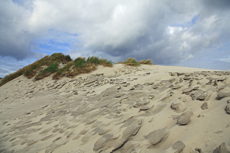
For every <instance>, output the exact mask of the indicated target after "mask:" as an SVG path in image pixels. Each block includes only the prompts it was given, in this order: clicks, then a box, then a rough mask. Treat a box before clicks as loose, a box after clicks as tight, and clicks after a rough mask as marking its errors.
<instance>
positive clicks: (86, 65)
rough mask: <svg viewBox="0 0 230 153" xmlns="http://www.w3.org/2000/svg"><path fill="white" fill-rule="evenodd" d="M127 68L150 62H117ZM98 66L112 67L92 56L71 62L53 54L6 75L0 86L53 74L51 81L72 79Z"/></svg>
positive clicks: (60, 54)
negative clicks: (12, 81) (23, 78)
mask: <svg viewBox="0 0 230 153" xmlns="http://www.w3.org/2000/svg"><path fill="white" fill-rule="evenodd" d="M119 63H122V64H125V65H129V66H139V65H140V64H149V65H152V61H151V60H142V61H137V60H136V59H135V58H128V59H127V60H126V61H125V62H119ZM98 65H103V66H106V67H112V66H113V64H112V62H111V61H108V60H106V59H100V58H98V57H95V56H92V57H88V58H87V59H86V58H84V57H78V58H76V59H75V60H72V59H71V58H70V56H69V55H64V54H62V53H54V54H52V55H51V56H45V57H44V58H42V59H40V60H38V61H36V62H34V63H32V64H30V65H28V66H26V67H24V68H22V69H19V70H18V71H17V72H15V73H12V74H10V75H7V76H6V77H4V78H3V79H2V80H1V81H0V86H2V85H3V84H5V83H7V82H9V81H11V80H13V79H15V78H17V77H18V76H21V75H24V76H25V77H27V78H28V79H30V78H33V77H34V79H35V80H40V79H43V78H45V77H48V76H50V75H51V74H53V79H55V80H57V79H60V78H61V77H64V76H65V77H74V76H76V75H79V74H82V73H89V72H92V71H94V70H96V69H97V66H98Z"/></svg>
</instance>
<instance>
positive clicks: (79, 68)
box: [53, 56, 113, 80]
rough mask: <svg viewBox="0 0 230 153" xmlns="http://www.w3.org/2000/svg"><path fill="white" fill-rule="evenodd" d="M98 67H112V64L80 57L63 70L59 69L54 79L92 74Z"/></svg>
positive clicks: (95, 58) (97, 59) (104, 60)
mask: <svg viewBox="0 0 230 153" xmlns="http://www.w3.org/2000/svg"><path fill="white" fill-rule="evenodd" d="M97 65H103V66H107V67H112V66H113V64H112V62H110V61H108V60H106V59H99V58H98V57H94V56H93V57H88V58H87V59H85V58H84V57H78V58H76V59H75V60H74V61H72V62H69V63H68V64H66V65H65V66H64V67H63V68H61V69H59V70H58V71H57V72H56V73H55V74H54V75H53V79H55V80H57V79H60V78H61V77H63V76H66V77H74V76H76V75H79V74H82V73H90V72H92V71H94V70H96V69H97Z"/></svg>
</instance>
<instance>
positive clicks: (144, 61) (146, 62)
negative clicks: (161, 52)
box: [139, 59, 152, 65]
mask: <svg viewBox="0 0 230 153" xmlns="http://www.w3.org/2000/svg"><path fill="white" fill-rule="evenodd" d="M139 63H140V64H147V65H152V60H150V59H147V60H142V61H139Z"/></svg>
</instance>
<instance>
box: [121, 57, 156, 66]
mask: <svg viewBox="0 0 230 153" xmlns="http://www.w3.org/2000/svg"><path fill="white" fill-rule="evenodd" d="M119 64H125V65H129V66H140V65H141V64H147V65H152V60H150V59H148V60H142V61H137V60H136V59H135V58H128V59H126V61H125V62H119Z"/></svg>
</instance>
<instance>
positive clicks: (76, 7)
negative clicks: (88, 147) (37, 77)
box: [0, 0, 230, 77]
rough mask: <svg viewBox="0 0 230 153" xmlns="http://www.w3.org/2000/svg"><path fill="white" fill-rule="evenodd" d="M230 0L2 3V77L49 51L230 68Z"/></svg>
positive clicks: (36, 0) (3, 0)
mask: <svg viewBox="0 0 230 153" xmlns="http://www.w3.org/2000/svg"><path fill="white" fill-rule="evenodd" d="M229 27H230V0H192V1H185V0H174V1H172V0H160V1H159V0H0V77H4V76H5V75H7V74H9V73H12V72H14V71H16V70H18V69H19V68H22V67H24V66H26V65H28V64H30V63H32V62H34V61H36V60H38V59H40V58H42V57H44V56H45V55H51V54H52V53H55V52H62V53H64V54H69V55H70V56H71V57H72V58H73V59H75V58H76V57H78V56H83V57H88V56H98V57H101V58H107V59H109V60H111V61H113V62H117V61H121V60H125V59H126V58H129V57H134V58H136V59H138V60H142V59H152V61H153V62H154V63H155V64H159V65H177V66H188V67H198V68H209V69H219V70H230V28H229Z"/></svg>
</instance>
